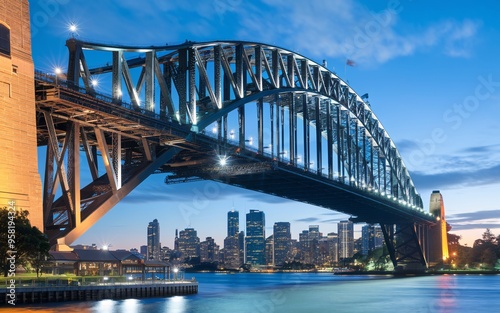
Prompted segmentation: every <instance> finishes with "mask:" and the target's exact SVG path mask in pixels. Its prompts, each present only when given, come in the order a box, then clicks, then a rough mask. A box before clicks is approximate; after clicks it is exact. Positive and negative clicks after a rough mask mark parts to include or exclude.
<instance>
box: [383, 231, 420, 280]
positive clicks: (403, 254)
mask: <svg viewBox="0 0 500 313" xmlns="http://www.w3.org/2000/svg"><path fill="white" fill-rule="evenodd" d="M380 226H381V228H382V232H383V234H384V239H385V244H386V246H387V249H388V251H389V255H390V257H391V261H392V263H393V265H394V269H395V270H396V271H402V272H422V271H424V270H425V269H427V258H428V253H429V251H428V244H427V240H428V235H427V232H428V226H426V225H421V224H417V223H400V224H396V225H393V224H383V223H381V224H380Z"/></svg>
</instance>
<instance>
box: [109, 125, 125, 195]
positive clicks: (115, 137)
mask: <svg viewBox="0 0 500 313" xmlns="http://www.w3.org/2000/svg"><path fill="white" fill-rule="evenodd" d="M111 140H112V144H113V146H112V155H111V158H112V161H113V171H114V174H115V179H116V189H117V190H118V189H120V188H122V135H121V134H120V133H111Z"/></svg>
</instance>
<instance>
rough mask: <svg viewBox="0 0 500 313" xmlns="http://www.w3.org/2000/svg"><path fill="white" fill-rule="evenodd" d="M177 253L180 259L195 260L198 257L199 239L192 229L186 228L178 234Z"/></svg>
mask: <svg viewBox="0 0 500 313" xmlns="http://www.w3.org/2000/svg"><path fill="white" fill-rule="evenodd" d="M178 244H179V251H180V252H181V253H182V258H184V259H186V258H196V257H199V256H200V238H198V233H197V232H196V230H194V228H186V229H184V230H181V231H180V232H179V240H178Z"/></svg>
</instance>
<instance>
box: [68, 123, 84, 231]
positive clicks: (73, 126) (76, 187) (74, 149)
mask: <svg viewBox="0 0 500 313" xmlns="http://www.w3.org/2000/svg"><path fill="white" fill-rule="evenodd" d="M66 131H67V132H68V134H69V136H68V141H69V142H68V183H69V192H70V195H71V196H70V201H72V205H71V206H72V207H73V212H71V213H72V214H71V221H72V222H71V223H70V224H71V225H73V226H78V224H80V222H81V217H80V125H79V123H76V122H68V124H67V130H66Z"/></svg>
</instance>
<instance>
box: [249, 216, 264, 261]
mask: <svg viewBox="0 0 500 313" xmlns="http://www.w3.org/2000/svg"><path fill="white" fill-rule="evenodd" d="M265 225H266V223H265V215H264V212H262V211H259V210H250V213H247V215H246V229H247V231H246V237H245V263H250V264H254V265H264V264H265V249H266V234H265Z"/></svg>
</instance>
